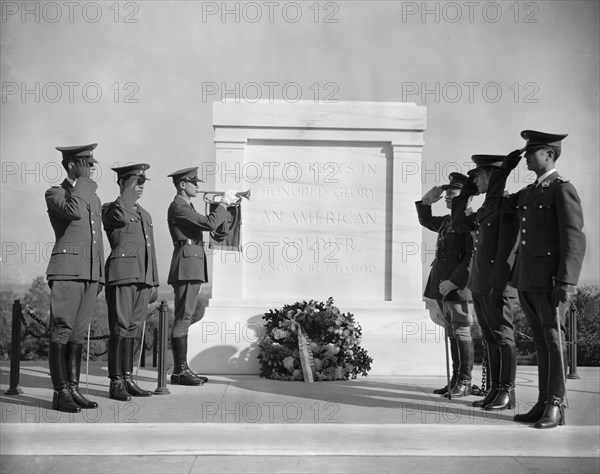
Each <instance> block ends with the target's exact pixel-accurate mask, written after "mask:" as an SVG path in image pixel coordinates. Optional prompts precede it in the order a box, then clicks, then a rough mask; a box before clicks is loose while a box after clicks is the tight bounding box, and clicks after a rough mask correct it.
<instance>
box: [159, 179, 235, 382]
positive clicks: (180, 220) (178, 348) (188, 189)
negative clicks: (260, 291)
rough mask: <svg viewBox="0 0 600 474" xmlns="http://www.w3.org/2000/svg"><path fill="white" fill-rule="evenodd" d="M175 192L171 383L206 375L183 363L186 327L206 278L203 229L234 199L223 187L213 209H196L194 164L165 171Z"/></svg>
mask: <svg viewBox="0 0 600 474" xmlns="http://www.w3.org/2000/svg"><path fill="white" fill-rule="evenodd" d="M168 176H169V177H170V178H172V179H173V184H174V185H175V189H176V190H177V195H176V196H175V199H173V202H172V203H171V205H170V206H169V210H168V214H167V220H168V224H169V233H170V234H171V239H172V240H173V245H174V247H175V248H174V250H173V257H172V259H171V268H170V270H169V278H168V280H167V283H168V284H169V285H172V286H173V290H174V293H175V322H174V324H173V330H172V332H171V349H172V350H173V360H174V367H173V373H172V374H171V383H172V384H174V385H202V384H204V383H205V382H207V381H208V379H207V378H206V377H203V376H199V375H198V374H196V373H194V372H193V371H192V370H191V369H190V368H189V367H188V364H187V346H188V329H189V327H190V324H191V322H192V316H193V314H194V311H195V309H196V299H197V297H198V293H200V289H201V287H202V283H205V282H207V281H208V271H207V265H206V255H205V253H204V240H203V238H202V232H203V231H205V230H206V231H212V230H215V229H217V227H219V225H221V223H223V222H224V221H225V219H227V217H228V216H229V213H228V212H227V206H228V205H229V204H231V203H233V202H235V201H236V200H237V197H236V196H235V192H233V191H226V192H225V193H224V195H223V197H222V200H221V202H220V203H219V205H218V206H217V207H216V209H215V210H214V211H213V212H211V213H210V214H209V215H208V216H204V215H202V214H200V213H198V212H197V211H196V210H195V209H194V206H193V204H192V202H191V200H192V198H194V197H196V196H197V194H198V183H200V182H203V181H202V180H201V179H200V178H198V167H192V168H185V169H182V170H179V171H175V172H174V173H171V174H170V175H168Z"/></svg>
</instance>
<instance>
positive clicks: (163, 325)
mask: <svg viewBox="0 0 600 474" xmlns="http://www.w3.org/2000/svg"><path fill="white" fill-rule="evenodd" d="M168 311H169V307H168V305H167V302H166V301H165V300H163V301H161V302H160V308H159V310H158V327H159V332H160V348H159V354H158V387H156V390H154V393H155V394H156V395H169V394H170V393H171V392H170V391H169V389H168V388H167V368H166V364H165V359H166V356H167V341H168V334H167V332H168V327H169V321H168Z"/></svg>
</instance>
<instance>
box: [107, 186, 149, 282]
mask: <svg viewBox="0 0 600 474" xmlns="http://www.w3.org/2000/svg"><path fill="white" fill-rule="evenodd" d="M102 223H103V224H104V230H105V232H106V235H107V237H108V241H109V242H110V248H111V249H112V251H111V253H110V255H109V256H108V260H107V261H106V284H107V285H125V284H129V283H144V284H146V285H148V286H158V285H159V283H158V269H157V266H156V247H155V245H154V231H153V228H152V218H151V217H150V214H149V213H148V212H147V211H146V210H145V209H144V208H142V206H140V205H139V204H136V205H135V206H134V207H133V208H130V209H128V208H127V207H125V206H124V205H123V204H122V202H121V198H120V197H119V198H117V200H116V201H113V202H110V203H106V204H104V205H103V206H102Z"/></svg>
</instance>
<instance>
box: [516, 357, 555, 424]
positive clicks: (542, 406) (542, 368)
mask: <svg viewBox="0 0 600 474" xmlns="http://www.w3.org/2000/svg"><path fill="white" fill-rule="evenodd" d="M536 356H537V363H538V400H537V402H536V404H535V405H533V407H532V408H531V410H529V411H528V412H527V413H523V414H518V415H515V417H514V421H519V422H524V423H536V422H537V421H539V420H540V418H541V417H542V415H543V414H544V411H545V410H546V400H547V399H548V391H547V390H548V352H546V351H545V350H537V351H536Z"/></svg>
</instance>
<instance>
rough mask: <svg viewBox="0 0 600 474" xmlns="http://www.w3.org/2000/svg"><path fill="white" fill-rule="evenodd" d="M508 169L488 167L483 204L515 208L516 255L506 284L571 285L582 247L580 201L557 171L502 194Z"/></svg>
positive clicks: (528, 287)
mask: <svg viewBox="0 0 600 474" xmlns="http://www.w3.org/2000/svg"><path fill="white" fill-rule="evenodd" d="M509 173H510V171H509V170H505V169H502V168H500V169H498V170H495V171H494V172H493V173H492V177H491V178H490V183H489V185H488V192H487V196H486V200H485V203H484V206H485V207H486V208H488V209H493V210H500V211H502V212H512V213H516V214H517V216H518V220H519V225H520V228H519V233H518V238H517V239H518V242H517V257H516V262H515V266H514V268H513V272H512V275H511V284H512V285H513V286H514V287H516V288H517V289H518V290H520V291H532V292H535V291H539V292H549V291H552V289H553V288H554V281H557V282H562V283H567V284H570V285H576V284H577V281H578V279H579V273H580V272H581V265H582V262H583V256H584V253H585V235H584V234H583V231H582V230H581V229H582V228H583V212H582V210H581V201H580V200H579V196H578V195H577V191H576V190H575V187H574V186H573V185H572V184H571V183H569V182H568V181H567V180H566V179H564V178H562V177H560V176H559V175H558V173H552V174H551V175H550V176H548V177H547V178H546V179H545V180H544V181H543V182H542V183H541V184H540V185H538V186H535V185H533V184H532V185H529V186H527V187H526V188H523V189H521V190H520V191H518V192H516V193H514V194H511V195H509V196H507V197H503V190H504V186H505V184H506V179H507V177H508V175H509Z"/></svg>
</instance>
